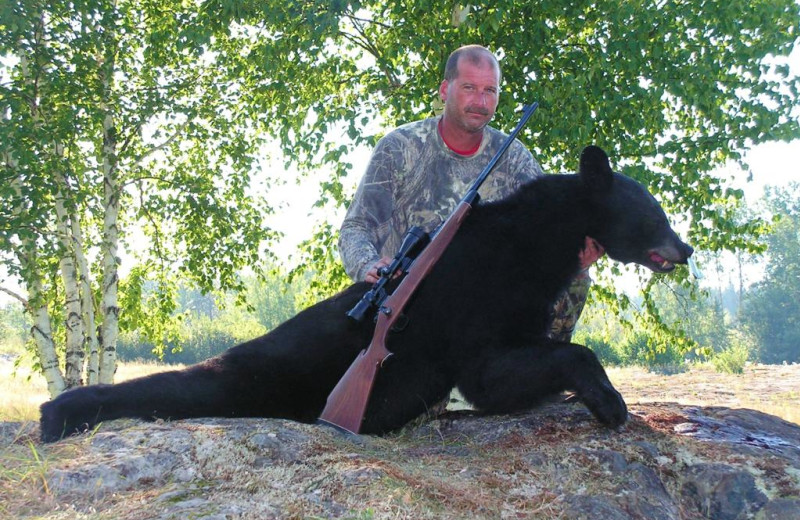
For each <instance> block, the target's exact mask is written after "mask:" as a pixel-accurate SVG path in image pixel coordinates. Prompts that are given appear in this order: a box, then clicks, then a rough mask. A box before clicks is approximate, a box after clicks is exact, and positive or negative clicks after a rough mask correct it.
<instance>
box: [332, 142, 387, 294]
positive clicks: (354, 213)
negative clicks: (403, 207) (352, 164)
mask: <svg viewBox="0 0 800 520" xmlns="http://www.w3.org/2000/svg"><path fill="white" fill-rule="evenodd" d="M393 148H394V147H393V146H392V139H391V138H390V137H389V136H387V137H384V138H383V139H381V140H380V141H379V142H378V144H377V146H376V147H375V150H374V151H373V153H372V156H371V157H370V160H369V163H368V164H367V169H366V171H365V173H364V176H363V177H362V178H361V181H360V183H359V185H358V189H357V190H356V194H355V197H354V198H353V201H352V202H351V203H350V206H349V208H348V210H347V214H346V215H345V218H344V221H343V222H342V226H341V229H340V230H339V255H340V256H341V259H342V263H343V264H344V268H345V271H346V272H347V274H348V276H350V278H352V279H353V280H354V281H363V280H364V278H365V276H366V274H367V271H368V270H369V268H370V266H372V265H373V264H374V263H375V262H376V261H377V260H378V259H379V258H380V253H379V251H380V250H381V248H382V247H383V244H384V243H385V242H386V239H387V237H388V233H389V226H390V223H391V216H392V211H393V210H394V204H395V194H394V186H393V182H394V172H395V170H396V168H397V164H396V161H397V152H396V151H395V150H394V149H393Z"/></svg>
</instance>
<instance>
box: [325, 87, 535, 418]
mask: <svg viewBox="0 0 800 520" xmlns="http://www.w3.org/2000/svg"><path fill="white" fill-rule="evenodd" d="M538 106H539V104H538V103H535V102H534V103H533V104H531V105H528V106H526V107H525V110H524V112H523V114H522V118H521V119H520V121H519V123H517V126H516V127H515V128H514V130H512V132H511V133H510V134H509V135H508V138H507V139H506V140H505V141H503V144H502V145H501V146H500V149H498V150H497V153H495V154H494V157H492V159H491V160H490V161H489V164H487V165H486V167H485V168H484V169H483V171H482V172H481V173H480V175H479V176H478V178H477V179H476V180H475V182H473V183H472V185H471V186H470V188H469V190H467V194H466V195H464V198H462V199H461V201H460V202H459V203H458V205H457V206H456V209H455V210H453V213H451V214H450V216H449V217H447V220H445V221H444V222H443V223H442V225H441V226H439V228H438V229H437V230H436V232H435V234H434V235H433V237H432V238H431V239H430V243H427V245H425V243H426V242H427V241H426V237H421V236H418V235H419V233H418V232H417V231H416V230H414V228H412V229H411V230H409V232H407V233H406V236H405V237H404V239H403V244H402V245H401V246H400V251H398V253H397V255H395V258H394V260H393V261H392V263H391V264H390V265H389V266H387V267H385V268H383V269H382V270H381V273H380V275H381V278H380V280H378V281H377V282H375V285H374V286H373V288H372V289H370V291H369V292H367V293H366V294H365V295H364V297H363V298H362V299H361V300H360V301H359V302H358V304H357V305H356V306H355V307H354V308H353V309H352V310H350V312H348V313H347V315H348V316H349V317H351V318H352V319H356V320H360V319H362V318H363V316H364V314H365V313H366V312H367V311H368V310H369V309H370V308H371V307H373V306H377V307H378V316H377V320H376V325H375V332H374V333H373V336H372V341H371V342H370V344H369V347H367V349H365V350H362V351H361V353H360V354H359V355H358V356H357V357H356V359H355V361H353V363H352V364H351V365H350V368H348V369H347V372H345V373H344V376H342V378H341V379H340V380H339V383H338V384H337V385H336V386H335V387H334V389H333V391H332V392H331V393H330V395H329V396H328V400H327V403H326V404H325V408H324V409H323V410H322V414H321V415H320V416H319V419H318V422H319V423H322V424H327V425H329V426H333V427H335V428H337V429H340V430H344V431H347V432H349V433H359V431H360V430H361V423H362V422H363V420H364V413H365V412H366V409H367V403H368V402H369V396H370V394H371V393H372V386H373V384H374V383H375V377H376V376H377V373H378V368H380V366H381V365H383V362H384V361H386V359H387V358H388V357H389V356H391V355H392V353H391V352H390V351H389V350H388V349H387V348H386V338H387V337H388V335H389V332H390V331H391V330H392V328H393V326H394V325H395V324H396V323H397V321H398V320H399V319H400V317H401V316H402V313H403V309H404V308H405V306H406V304H407V303H408V301H409V300H410V299H411V296H412V295H413V294H414V292H415V291H416V290H417V288H418V287H419V285H420V283H422V280H424V279H425V277H426V276H427V275H428V273H430V271H431V269H432V268H433V266H434V265H435V264H436V262H437V261H438V260H439V258H440V257H441V256H442V254H443V253H444V251H445V249H447V246H448V245H449V244H450V242H452V240H453V237H454V236H455V234H456V232H457V231H458V229H459V228H460V227H461V224H462V223H463V222H464V219H466V217H467V215H468V214H469V212H470V210H471V209H472V206H473V205H474V204H475V203H476V202H477V201H478V199H479V195H478V189H479V188H480V187H481V185H482V184H483V182H484V181H485V180H486V178H487V177H488V176H489V174H490V173H491V172H492V170H493V169H494V167H495V166H496V165H497V162H498V161H499V160H500V157H502V155H503V154H504V153H505V152H506V150H507V149H508V147H509V146H511V143H512V142H514V139H515V138H516V136H517V134H519V132H520V131H521V130H522V127H523V126H525V123H527V121H528V119H529V118H530V117H531V116H532V115H533V113H534V112H535V111H536V109H537V108H538ZM417 229H418V228H417ZM419 231H421V230H419ZM423 233H424V232H423ZM420 243H421V244H422V246H421V247H422V250H421V251H420ZM414 256H416V258H414ZM398 269H401V270H404V271H405V277H404V278H403V279H402V281H401V282H400V284H399V285H398V286H397V288H396V289H395V290H394V292H392V294H391V295H388V296H387V295H386V292H385V285H386V283H388V281H389V280H390V279H391V278H392V277H393V275H394V273H395V272H396V271H397V270H398Z"/></svg>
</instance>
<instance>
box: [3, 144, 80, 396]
mask: <svg viewBox="0 0 800 520" xmlns="http://www.w3.org/2000/svg"><path fill="white" fill-rule="evenodd" d="M4 156H5V157H4V160H5V162H6V166H7V167H9V168H11V169H13V168H14V167H15V162H14V160H13V158H12V157H11V156H10V154H8V153H6V154H4ZM20 186H21V182H20V180H19V179H16V178H15V179H13V180H12V189H13V190H14V191H15V194H16V196H17V200H18V201H20V202H19V203H18V204H16V205H15V207H14V209H13V211H14V213H16V214H17V215H19V214H21V213H22V212H23V211H24V210H25V208H24V207H23V206H22V190H21V189H20ZM20 242H21V247H20V249H19V254H18V260H19V263H20V266H21V267H22V276H23V279H24V281H25V285H26V286H27V289H28V302H27V305H26V307H27V310H28V312H29V313H30V314H31V317H32V318H33V325H32V327H31V335H32V336H33V340H34V343H35V344H36V354H37V356H38V358H39V364H40V365H41V366H42V374H43V375H44V378H45V381H47V392H48V393H49V394H50V397H55V396H57V395H58V394H60V393H61V392H63V391H64V389H65V388H66V383H65V381H64V377H63V376H62V375H61V370H59V366H58V355H57V354H56V345H55V342H54V341H53V329H52V327H51V324H50V313H49V312H48V308H47V298H45V296H44V290H43V285H42V278H41V275H40V274H39V269H38V266H37V265H36V241H35V240H34V239H31V238H27V237H21V238H20Z"/></svg>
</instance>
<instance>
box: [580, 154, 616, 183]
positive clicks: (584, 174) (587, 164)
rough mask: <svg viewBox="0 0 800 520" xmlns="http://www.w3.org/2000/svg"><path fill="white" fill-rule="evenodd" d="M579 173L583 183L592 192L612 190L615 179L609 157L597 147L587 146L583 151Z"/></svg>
mask: <svg viewBox="0 0 800 520" xmlns="http://www.w3.org/2000/svg"><path fill="white" fill-rule="evenodd" d="M578 173H579V174H580V176H581V179H582V180H583V183H584V184H585V185H586V186H587V187H588V188H589V189H590V190H592V191H606V190H608V189H610V188H611V182H612V180H613V179H614V172H613V171H612V170H611V165H610V164H609V163H608V155H606V152H604V151H603V150H602V149H601V148H598V147H597V146H587V147H586V148H584V149H583V152H581V163H580V169H579V170H578Z"/></svg>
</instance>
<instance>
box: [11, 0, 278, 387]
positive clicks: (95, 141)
mask: <svg viewBox="0 0 800 520" xmlns="http://www.w3.org/2000/svg"><path fill="white" fill-rule="evenodd" d="M210 14H212V13H211V12H208V11H205V10H202V9H201V10H200V11H198V10H197V7H196V6H195V5H194V4H187V3H185V2H179V1H167V2H127V1H121V2H109V1H106V0H90V1H88V2H81V3H78V4H74V3H70V2H66V3H64V2H49V3H43V2H39V1H38V0H15V1H12V2H5V3H3V5H2V8H1V9H0V20H2V22H0V26H1V27H0V29H1V30H0V35H1V36H0V57H2V60H0V82H1V83H0V110H2V118H3V124H2V125H0V143H2V144H1V145H0V156H1V158H2V164H1V165H0V168H2V170H0V176H2V183H0V201H2V204H0V261H1V262H2V263H3V264H4V265H5V267H7V269H8V271H9V272H10V273H11V274H12V275H14V276H16V277H19V279H21V280H22V282H23V284H24V286H25V288H26V289H27V290H28V293H29V294H28V296H27V299H25V298H20V299H21V300H23V301H24V303H25V304H26V305H27V306H28V309H29V310H30V311H31V314H34V315H36V316H37V320H39V322H38V323H37V328H36V329H35V330H39V331H42V336H44V338H45V340H44V341H43V342H40V343H39V344H38V345H39V346H38V350H39V355H40V357H42V356H45V357H46V356H50V355H51V354H52V356H51V357H52V358H53V359H55V358H54V356H55V352H50V351H52V350H53V346H54V345H55V346H57V348H58V350H60V351H62V352H63V350H64V348H65V347H64V344H65V342H68V341H69V340H70V336H72V337H74V339H75V340H76V341H77V343H72V344H70V345H68V346H67V347H66V351H67V363H66V368H67V370H69V369H70V368H72V369H73V376H72V378H71V380H69V381H67V385H69V384H73V383H74V382H75V381H76V380H79V379H80V374H78V377H77V379H76V376H75V375H74V373H75V371H76V370H75V369H76V368H78V369H79V368H80V366H81V365H83V362H82V358H83V356H84V355H85V354H86V352H85V351H84V349H86V350H89V349H91V350H92V352H93V353H94V354H97V353H98V352H102V353H103V354H104V355H106V356H107V355H109V354H110V355H111V358H110V359H108V361H110V363H111V365H110V366H111V369H112V373H113V353H114V348H115V342H116V341H115V338H116V330H117V323H116V319H117V317H118V316H119V308H120V307H121V308H122V317H123V322H122V326H123V328H127V329H129V330H133V329H136V328H138V327H144V333H145V334H146V335H147V336H149V337H151V338H153V339H154V340H157V341H161V340H164V339H165V338H166V339H168V338H169V337H170V334H171V331H170V327H171V326H170V325H169V324H168V322H169V319H170V317H171V316H172V311H173V310H174V307H175V303H174V298H175V291H174V287H175V283H176V282H175V279H176V277H177V276H180V277H181V278H182V279H184V280H188V281H189V282H192V283H195V284H196V285H197V286H198V287H200V288H202V289H204V290H206V291H210V290H212V289H222V290H227V289H234V290H239V291H243V290H244V287H243V285H242V284H241V281H240V279H239V277H238V271H240V270H241V269H243V268H244V267H245V266H251V267H252V268H254V269H258V264H259V260H260V259H261V258H263V257H264V256H265V253H264V251H263V247H262V246H263V243H264V241H265V240H267V239H269V238H271V236H272V233H271V232H270V230H269V229H267V228H266V227H265V226H264V225H263V222H262V218H261V217H262V215H264V214H266V213H269V211H270V208H269V207H268V206H267V205H266V204H265V203H264V202H263V200H260V199H258V198H254V197H252V196H251V194H250V192H249V190H250V187H251V177H252V173H253V172H254V170H255V169H256V167H257V165H258V158H259V155H260V154H262V153H263V151H262V148H261V147H262V145H263V144H264V143H265V140H266V137H267V134H266V133H265V132H264V128H265V122H264V121H263V119H262V114H261V113H259V112H258V107H257V106H256V105H255V104H253V103H251V97H250V94H249V92H248V82H249V75H248V73H247V70H248V67H243V65H244V62H245V59H246V57H247V54H248V50H247V47H248V41H249V39H248V37H247V36H246V35H245V34H243V33H242V32H241V31H238V30H237V29H236V28H235V27H231V29H230V32H228V31H220V32H219V33H218V34H216V35H212V28H211V25H212V24H211V22H210V21H209V15H210ZM133 227H136V228H137V229H138V230H140V231H141V232H142V233H143V234H144V237H137V236H135V235H134V234H133V233H132V232H131V229H132V228H133ZM134 239H135V240H136V241H137V242H139V241H142V240H143V239H145V240H146V241H147V242H148V244H149V245H148V247H146V248H144V249H143V250H139V251H133V249H134V248H133V241H134ZM120 241H121V243H120ZM120 245H124V246H127V250H128V253H134V254H136V255H137V256H138V257H139V261H140V264H139V265H138V266H137V267H136V270H134V271H133V272H132V273H131V276H130V277H129V279H128V280H127V281H126V283H125V284H123V286H122V288H121V289H122V291H123V293H122V302H118V300H117V289H118V287H117V283H118V280H119V278H120V274H119V272H118V270H117V268H118V266H119V263H120V258H119V252H118V247H119V246H120ZM148 279H155V280H157V282H158V289H157V290H156V291H154V292H152V293H151V294H152V295H153V298H155V299H154V300H153V301H152V302H149V303H147V304H145V306H146V308H147V310H143V309H142V308H140V307H139V305H140V304H139V303H138V302H136V301H135V300H136V296H137V294H139V293H140V292H141V290H142V288H141V284H142V282H143V281H144V280H148ZM84 284H85V285H84ZM78 285H80V297H78V296H77V294H78V290H79V289H78ZM125 291H127V292H125ZM25 300H26V301H25ZM39 311H41V312H39ZM37 312H39V313H38V314H36V313H37ZM78 317H79V318H80V319H79V320H78V321H79V322H80V323H72V324H70V326H68V327H64V322H65V320H76V319H77V318H78ZM51 318H52V319H51ZM95 319H96V322H95ZM50 322H52V323H53V327H52V328H53V329H54V330H53V332H52V333H51V332H50V329H51V326H50ZM95 323H96V324H97V325H98V326H102V327H103V334H102V336H101V337H100V338H99V341H101V342H103V344H102V345H101V346H100V347H97V346H93V347H84V346H82V345H83V344H85V343H86V342H87V341H89V339H88V338H90V336H91V335H92V334H93V333H94V330H95ZM54 340H55V343H54ZM70 355H72V356H77V357H76V358H73V360H72V361H70ZM95 361H96V360H95ZM91 362H92V358H91V356H90V365H91ZM44 364H47V365H49V364H50V361H47V362H45V361H43V365H44ZM53 377H56V375H55V374H53ZM92 377H93V376H92V372H91V368H90V374H89V379H90V380H91V379H92ZM58 388H59V387H58V385H56V386H54V387H53V388H52V389H51V392H54V391H58Z"/></svg>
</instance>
